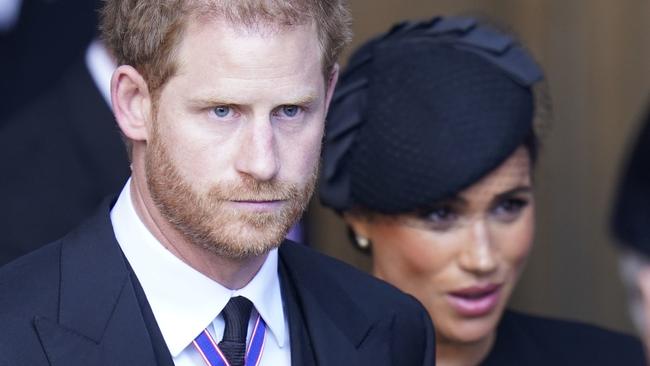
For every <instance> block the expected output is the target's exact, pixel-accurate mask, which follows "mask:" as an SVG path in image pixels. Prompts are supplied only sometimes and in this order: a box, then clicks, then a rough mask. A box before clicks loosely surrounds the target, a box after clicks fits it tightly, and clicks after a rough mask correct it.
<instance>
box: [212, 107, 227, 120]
mask: <svg viewBox="0 0 650 366" xmlns="http://www.w3.org/2000/svg"><path fill="white" fill-rule="evenodd" d="M213 112H214V115H215V116H217V117H219V118H225V117H228V115H229V114H230V113H231V108H230V107H229V106H227V105H220V106H217V107H214V109H213Z"/></svg>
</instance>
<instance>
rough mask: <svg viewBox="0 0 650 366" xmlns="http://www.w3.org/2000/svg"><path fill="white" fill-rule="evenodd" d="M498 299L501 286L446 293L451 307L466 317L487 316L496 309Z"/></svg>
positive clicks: (491, 285) (469, 288)
mask: <svg viewBox="0 0 650 366" xmlns="http://www.w3.org/2000/svg"><path fill="white" fill-rule="evenodd" d="M500 297H501V285H498V284H489V285H484V286H471V287H465V288H462V289H460V290H456V291H451V292H448V293H447V299H448V300H449V303H450V304H451V307H452V308H453V309H454V310H456V311H457V312H458V313H459V314H460V315H462V316H467V317H480V316H484V315H487V314H489V313H490V312H492V310H494V308H496V306H497V304H498V303H499V298H500Z"/></svg>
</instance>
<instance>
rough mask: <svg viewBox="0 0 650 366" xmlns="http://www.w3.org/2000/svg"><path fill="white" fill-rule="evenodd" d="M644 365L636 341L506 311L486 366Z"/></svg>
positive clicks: (574, 323)
mask: <svg viewBox="0 0 650 366" xmlns="http://www.w3.org/2000/svg"><path fill="white" fill-rule="evenodd" d="M520 362H524V364H527V365H536V364H540V365H542V364H554V365H565V364H566V365H576V364H590V365H644V364H645V360H644V355H643V348H642V347H641V343H640V342H639V341H638V339H636V338H634V337H632V336H630V335H627V334H623V333H619V332H615V331H611V330H607V329H604V328H601V327H598V326H594V325H589V324H585V323H581V322H577V321H569V320H560V319H553V318H547V317H540V316H533V315H527V314H522V313H519V312H515V311H506V312H505V313H504V315H503V318H502V320H501V322H500V323H499V327H498V330H497V339H496V343H495V345H494V348H493V350H492V352H491V353H490V355H489V356H488V359H487V360H486V363H485V364H486V365H492V364H515V363H517V364H519V363H520Z"/></svg>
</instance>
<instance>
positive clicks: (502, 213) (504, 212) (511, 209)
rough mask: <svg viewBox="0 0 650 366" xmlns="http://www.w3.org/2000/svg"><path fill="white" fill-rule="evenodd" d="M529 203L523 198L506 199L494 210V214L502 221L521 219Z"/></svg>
mask: <svg viewBox="0 0 650 366" xmlns="http://www.w3.org/2000/svg"><path fill="white" fill-rule="evenodd" d="M526 205H528V201H527V200H525V199H521V198H506V199H504V200H503V201H501V202H499V204H498V205H497V206H496V207H495V208H494V214H495V215H496V216H497V218H499V219H500V220H502V221H505V222H510V221H513V220H515V219H516V218H517V217H519V214H520V213H521V211H522V210H523V209H524V207H526Z"/></svg>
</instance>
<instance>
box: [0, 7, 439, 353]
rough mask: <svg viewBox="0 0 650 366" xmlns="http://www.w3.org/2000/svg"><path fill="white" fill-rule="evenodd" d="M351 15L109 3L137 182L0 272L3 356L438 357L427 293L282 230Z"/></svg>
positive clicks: (308, 173)
mask: <svg viewBox="0 0 650 366" xmlns="http://www.w3.org/2000/svg"><path fill="white" fill-rule="evenodd" d="M348 23H349V15H348V13H347V10H346V8H345V4H343V3H342V0H268V1H259V0H230V1H228V0H221V1H218V0H195V1H190V0H164V1H161V0H107V1H106V2H105V6H104V8H103V10H102V26H101V27H102V32H103V38H104V41H105V42H106V44H107V45H108V46H109V48H110V49H111V51H112V52H113V54H114V55H115V57H116V58H117V59H118V61H119V64H120V65H121V66H119V67H118V68H117V70H116V71H115V73H114V75H113V78H112V83H111V96H112V104H113V112H114V114H115V118H116V120H117V123H118V125H119V127H120V130H121V131H122V133H123V135H124V137H125V141H126V142H127V147H128V151H129V154H130V158H131V162H132V164H131V167H132V174H131V178H130V179H129V181H128V182H127V183H126V185H125V187H124V189H123V190H122V192H121V194H120V195H119V197H118V198H117V199H113V200H108V201H107V202H106V204H105V205H104V206H103V207H102V208H101V209H100V211H99V212H98V213H97V214H96V215H94V216H92V217H90V218H89V219H88V221H87V222H86V223H84V224H83V225H82V226H80V227H79V228H78V229H77V230H75V231H74V232H72V233H70V234H69V235H68V236H66V237H64V238H62V239H60V240H59V241H56V242H54V243H52V244H50V245H48V246H46V247H44V248H43V249H40V250H38V251H36V252H33V253H32V254H30V255H28V256H26V257H23V258H21V259H19V260H17V261H15V262H13V263H11V264H9V265H8V266H6V267H4V268H3V269H2V270H0V294H2V295H1V296H0V328H1V329H2V332H0V365H2V366H4V365H12V366H16V365H29V366H39V365H52V366H57V365H58V366H63V365H65V366H76V365H79V366H81V365H84V366H85V365H138V366H141V365H176V366H189V365H196V366H198V365H232V366H235V365H240V366H242V365H244V364H246V365H258V364H260V365H274V366H275V365H290V364H293V365H433V364H434V357H433V355H434V349H433V348H434V344H435V343H434V339H433V337H434V336H433V329H432V327H431V325H430V324H431V323H430V319H429V317H428V315H427V313H426V312H425V311H424V309H423V308H422V307H421V305H420V304H419V303H417V302H416V301H415V300H414V299H413V298H410V297H408V296H406V295H404V294H402V293H400V292H399V291H397V290H396V289H394V288H392V287H390V286H389V285H387V284H385V283H382V282H380V281H378V280H374V279H372V278H370V277H368V276H366V275H365V274H362V273H360V272H357V271H355V270H354V269H352V268H350V267H348V266H346V265H344V264H341V263H339V262H336V261H334V260H332V259H328V258H325V257H323V256H321V255H319V254H316V253H314V252H312V251H310V250H309V249H307V248H304V247H301V246H298V245H296V244H294V243H291V242H289V241H285V240H284V239H283V238H284V236H285V235H286V232H287V230H288V229H289V227H290V226H291V225H292V224H293V223H294V222H295V221H296V220H297V219H298V217H299V216H300V215H301V213H302V212H303V210H304V208H305V206H306V204H307V201H308V200H309V198H310V196H311V193H312V191H313V188H314V184H315V177H316V176H317V172H316V171H317V166H318V160H319V156H320V144H321V139H322V137H323V136H322V135H323V127H324V120H325V115H326V112H327V108H328V106H329V103H330V99H331V96H332V91H333V89H334V86H335V84H336V80H337V77H338V65H337V64H336V59H337V57H338V54H339V53H340V50H341V48H342V47H343V46H344V45H345V43H346V42H347V40H348V38H349V25H348ZM61 209H62V210H65V207H62V208H61Z"/></svg>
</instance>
